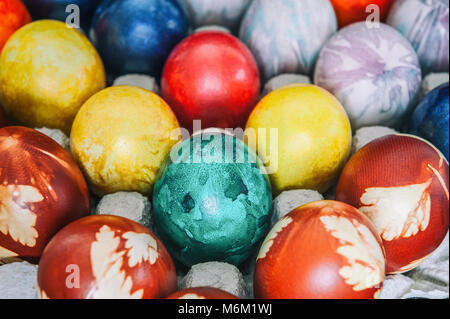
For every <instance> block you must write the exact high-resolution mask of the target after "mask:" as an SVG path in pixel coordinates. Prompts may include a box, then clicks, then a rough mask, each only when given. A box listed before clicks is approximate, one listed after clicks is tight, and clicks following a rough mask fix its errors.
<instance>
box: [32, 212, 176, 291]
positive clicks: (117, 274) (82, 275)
mask: <svg viewBox="0 0 450 319" xmlns="http://www.w3.org/2000/svg"><path fill="white" fill-rule="evenodd" d="M37 280H38V292H39V296H40V298H45V299H46V298H50V299H154V298H164V297H166V296H167V295H169V294H171V293H173V292H174V291H175V290H176V288H177V276H176V272H175V266H174V264H173V261H172V258H171V257H170V256H169V253H168V252H167V250H166V248H165V247H164V245H163V244H162V243H161V242H160V241H159V240H158V239H157V238H156V237H155V235H153V234H152V233H151V232H150V231H149V230H148V229H147V228H145V227H144V226H142V225H141V224H138V223H136V222H134V221H132V220H129V219H126V218H123V217H118V216H109V215H92V216H88V217H85V218H82V219H80V220H77V221H75V222H73V223H71V224H69V225H68V226H66V227H64V228H63V229H62V230H61V231H60V232H58V233H57V234H56V235H55V237H53V239H52V240H51V241H50V243H49V244H48V246H47V247H46V248H45V250H44V252H43V254H42V258H41V261H40V263H39V268H38V278H37Z"/></svg>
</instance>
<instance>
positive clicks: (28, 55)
mask: <svg viewBox="0 0 450 319" xmlns="http://www.w3.org/2000/svg"><path fill="white" fill-rule="evenodd" d="M105 84H106V83H105V70H104V67H103V62H102V61H101V59H100V56H99V55H98V53H97V51H96V50H95V48H94V46H93V45H92V44H91V43H90V42H89V40H88V39H87V38H86V37H85V36H84V35H82V34H81V33H80V32H78V31H77V30H75V29H71V28H69V27H68V26H66V24H65V23H63V22H59V21H53V20H40V21H36V22H33V23H30V24H28V25H26V26H24V27H22V28H21V29H19V30H18V31H17V32H16V33H14V35H13V36H12V37H11V38H10V39H9V40H8V42H7V43H6V45H5V47H4V48H3V51H2V54H1V56H0V102H1V104H3V106H4V109H5V111H6V112H7V113H8V115H9V116H10V117H11V119H12V120H13V122H16V123H17V124H20V125H25V126H29V127H43V126H45V127H49V128H58V129H61V130H63V131H64V132H66V133H69V132H70V127H71V125H72V122H73V119H74V117H75V115H76V114H77V112H78V110H79V109H80V107H81V105H83V103H84V102H85V101H86V100H87V99H88V98H89V97H90V96H92V95H93V94H94V93H96V92H98V91H100V90H101V89H103V88H104V87H105Z"/></svg>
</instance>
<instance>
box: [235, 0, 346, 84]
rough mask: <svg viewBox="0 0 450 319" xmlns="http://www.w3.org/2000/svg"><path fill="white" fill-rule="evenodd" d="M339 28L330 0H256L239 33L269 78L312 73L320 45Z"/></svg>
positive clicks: (265, 78) (248, 11)
mask: <svg viewBox="0 0 450 319" xmlns="http://www.w3.org/2000/svg"><path fill="white" fill-rule="evenodd" d="M336 30H337V22H336V14H335V13H334V10H333V7H332V5H331V3H330V1H328V0H303V1H299V0H294V1H292V0H277V1H273V0H254V1H253V2H252V4H251V5H250V7H249V9H248V10H247V12H246V14H245V15H244V18H243V21H242V23H241V27H240V34H239V37H240V39H241V40H242V41H244V43H245V44H246V45H247V46H248V47H249V48H250V50H251V51H252V53H253V54H254V56H255V58H256V61H257V62H258V65H259V68H260V72H261V73H262V76H263V78H264V80H268V79H270V78H272V77H274V76H276V75H279V74H281V73H301V74H310V73H312V71H313V68H314V65H315V62H316V59H317V56H318V54H319V51H320V49H321V48H322V46H323V44H324V43H325V42H326V41H327V40H328V39H329V38H330V37H331V35H332V34H333V33H334V32H336Z"/></svg>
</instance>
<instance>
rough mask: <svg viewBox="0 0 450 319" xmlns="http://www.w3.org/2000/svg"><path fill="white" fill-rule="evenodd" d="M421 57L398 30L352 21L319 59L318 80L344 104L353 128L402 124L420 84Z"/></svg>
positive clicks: (317, 81) (326, 45)
mask: <svg viewBox="0 0 450 319" xmlns="http://www.w3.org/2000/svg"><path fill="white" fill-rule="evenodd" d="M421 78H422V76H421V70H420V65H419V59H418V57H417V54H416V53H415V51H414V49H413V48H412V46H411V44H410V43H409V42H408V40H406V39H405V38H404V37H403V36H402V35H401V34H400V33H399V32H398V31H397V30H395V29H393V28H391V27H390V26H388V25H385V24H382V23H380V25H379V27H372V28H370V27H369V26H367V25H366V23H365V22H360V23H355V24H352V25H350V26H348V27H346V28H344V29H342V30H340V31H339V32H338V33H336V34H335V35H334V36H333V37H332V38H331V39H330V40H329V41H328V42H327V43H326V44H325V46H324V47H323V49H322V51H321V52H320V55H319V58H318V60H317V65H316V70H315V75H314V82H315V84H316V85H318V86H321V87H323V88H325V89H327V90H328V91H330V92H331V93H333V94H334V95H335V96H336V97H337V98H338V99H339V100H340V101H341V103H342V104H343V105H344V107H345V109H346V111H347V113H348V115H349V118H350V121H351V123H352V127H353V129H354V130H356V129H358V128H360V127H363V126H375V125H381V126H390V127H396V126H398V125H399V124H400V123H401V122H402V120H403V119H404V117H405V115H406V114H407V113H408V111H409V110H410V109H411V107H413V105H414V103H415V101H416V97H417V94H418V92H419V90H420V84H421Z"/></svg>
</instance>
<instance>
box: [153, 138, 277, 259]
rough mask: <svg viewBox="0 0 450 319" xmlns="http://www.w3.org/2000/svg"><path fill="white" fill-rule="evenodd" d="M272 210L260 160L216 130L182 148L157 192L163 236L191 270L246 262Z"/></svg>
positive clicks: (155, 205)
mask: <svg viewBox="0 0 450 319" xmlns="http://www.w3.org/2000/svg"><path fill="white" fill-rule="evenodd" d="M271 206H272V194H271V190H270V183H269V180H268V178H267V175H265V170H264V167H263V166H261V165H260V161H259V159H258V157H257V155H256V154H255V153H254V152H253V151H252V150H250V149H249V148H248V147H247V146H246V145H245V144H244V142H242V141H241V140H240V139H237V138H236V137H234V136H232V135H230V134H225V133H221V132H215V131H209V132H208V131H200V132H199V133H197V134H195V135H194V136H192V137H191V138H190V139H186V140H184V141H183V142H181V143H180V144H177V145H176V146H175V147H174V148H173V150H172V151H171V154H170V156H168V158H167V162H166V164H165V165H164V169H163V170H161V174H160V176H159V178H158V180H157V181H156V183H155V189H154V192H153V211H154V216H155V225H156V229H157V232H158V234H159V235H160V236H161V237H160V238H161V240H162V241H163V242H164V244H165V245H166V247H167V249H168V250H169V252H170V253H171V255H172V257H174V258H176V259H178V260H179V261H180V262H181V263H183V264H185V265H186V266H192V265H194V264H197V263H201V262H207V261H223V262H228V263H230V264H234V265H239V264H241V263H242V262H244V261H245V260H246V259H247V258H248V257H250V255H251V254H252V253H253V252H254V249H255V248H256V246H257V244H258V242H259V241H260V240H261V239H262V238H263V236H264V235H265V234H266V232H267V231H268V229H269V224H270V215H271Z"/></svg>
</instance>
